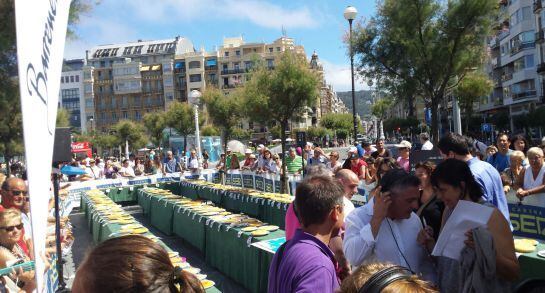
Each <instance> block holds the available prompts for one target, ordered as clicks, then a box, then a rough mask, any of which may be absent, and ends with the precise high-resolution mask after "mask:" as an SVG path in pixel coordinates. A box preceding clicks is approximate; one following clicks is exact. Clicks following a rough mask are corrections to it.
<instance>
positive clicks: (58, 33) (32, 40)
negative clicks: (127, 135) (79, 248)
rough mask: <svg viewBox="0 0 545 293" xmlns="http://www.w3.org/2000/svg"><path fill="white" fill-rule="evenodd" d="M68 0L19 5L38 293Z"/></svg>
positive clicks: (19, 49)
mask: <svg viewBox="0 0 545 293" xmlns="http://www.w3.org/2000/svg"><path fill="white" fill-rule="evenodd" d="M69 8H70V1H69V0H49V1H30V0H26V1H25V0H16V1H15V16H16V28H17V56H18V64H19V86H20V90H21V109H22V113H23V129H24V141H25V156H26V166H27V175H28V185H29V194H30V195H31V197H30V211H31V214H32V239H33V241H34V258H35V261H36V272H37V273H36V278H37V285H38V292H42V287H43V280H44V275H43V272H44V263H43V261H42V258H41V257H40V255H42V254H43V252H44V249H45V236H46V228H47V215H48V210H47V207H48V201H49V196H48V195H49V194H50V186H51V180H50V179H51V161H52V156H53V142H54V137H55V123H56V116H57V103H58V97H59V87H60V77H61V69H62V59H63V54H64V41H65V38H66V28H67V24H68V11H69Z"/></svg>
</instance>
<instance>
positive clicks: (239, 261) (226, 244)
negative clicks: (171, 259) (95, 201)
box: [138, 190, 285, 292]
mask: <svg viewBox="0 0 545 293" xmlns="http://www.w3.org/2000/svg"><path fill="white" fill-rule="evenodd" d="M138 202H139V204H141V205H143V206H142V208H143V209H144V210H146V209H148V210H149V212H148V213H147V216H148V217H149V218H150V220H151V224H152V225H153V226H154V227H156V228H158V229H159V230H161V231H163V232H169V233H172V234H174V235H176V236H178V237H180V238H182V239H184V240H185V241H186V242H187V243H189V244H191V245H192V246H194V247H195V248H197V249H198V250H199V251H201V252H202V253H203V254H204V256H205V260H206V262H207V263H208V264H210V265H211V266H213V267H215V268H217V269H218V270H219V271H221V272H223V273H224V274H226V275H227V276H229V277H230V278H232V279H233V280H235V281H237V282H239V283H240V284H242V285H243V286H244V287H245V288H247V289H248V290H250V291H252V292H266V291H267V279H268V271H269V265H270V262H271V260H272V257H273V254H272V253H270V252H267V251H264V250H261V249H258V248H256V247H254V246H251V244H252V243H254V242H259V241H264V240H269V239H276V238H281V237H283V236H284V234H285V233H284V231H283V230H280V229H279V230H276V231H273V232H271V233H270V234H268V235H266V236H262V237H252V236H251V235H250V233H245V232H242V231H241V228H233V227H231V226H229V225H228V224H224V223H220V222H216V221H214V220H213V219H212V216H210V217H208V216H204V215H201V214H199V213H197V212H194V211H192V210H191V209H190V208H188V207H185V206H182V204H181V203H180V202H179V201H176V200H172V199H164V198H163V197H162V196H161V195H156V194H150V193H147V192H146V191H145V190H141V191H140V192H139V195H138ZM145 206H149V208H148V207H145ZM166 234H167V233H166Z"/></svg>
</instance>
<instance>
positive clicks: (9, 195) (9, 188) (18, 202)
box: [2, 177, 28, 209]
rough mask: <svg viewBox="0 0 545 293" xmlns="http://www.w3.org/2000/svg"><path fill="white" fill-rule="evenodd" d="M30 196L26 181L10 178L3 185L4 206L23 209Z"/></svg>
mask: <svg viewBox="0 0 545 293" xmlns="http://www.w3.org/2000/svg"><path fill="white" fill-rule="evenodd" d="M27 196H28V193H27V187H26V184H25V181H23V179H21V178H16V177H12V178H8V179H7V180H6V181H4V183H3V184H2V206H4V208H18V209H22V208H23V206H24V203H25V200H26V197H27Z"/></svg>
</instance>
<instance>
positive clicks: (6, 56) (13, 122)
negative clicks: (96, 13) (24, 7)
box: [0, 0, 92, 174]
mask: <svg viewBox="0 0 545 293" xmlns="http://www.w3.org/2000/svg"><path fill="white" fill-rule="evenodd" d="M74 2H77V3H81V2H83V0H76V1H72V3H71V6H70V17H69V20H68V25H69V27H70V28H72V29H73V28H75V26H76V24H77V20H78V19H79V15H80V14H81V13H82V12H83V11H84V9H79V8H78V7H77V5H75V4H77V3H74ZM87 3H88V4H89V5H92V4H91V3H90V2H87ZM85 11H90V10H89V9H87V10H85ZM0 19H1V20H2V25H1V26H0V109H2V115H0V154H2V155H3V156H4V159H5V160H6V161H7V163H8V168H7V172H8V174H9V161H10V159H11V158H12V157H13V156H16V155H21V154H23V152H24V146H23V122H22V121H23V120H22V114H21V104H20V99H19V81H18V79H17V42H16V33H15V32H16V31H15V6H14V1H10V0H2V1H0Z"/></svg>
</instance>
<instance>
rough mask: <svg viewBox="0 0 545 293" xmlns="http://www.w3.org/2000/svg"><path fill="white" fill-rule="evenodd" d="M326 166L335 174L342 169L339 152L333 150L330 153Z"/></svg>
mask: <svg viewBox="0 0 545 293" xmlns="http://www.w3.org/2000/svg"><path fill="white" fill-rule="evenodd" d="M326 167H327V169H328V170H329V171H331V173H333V174H335V173H337V171H339V170H340V169H342V165H341V163H340V162H339V153H338V152H331V153H330V154H329V162H327V163H326Z"/></svg>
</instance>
